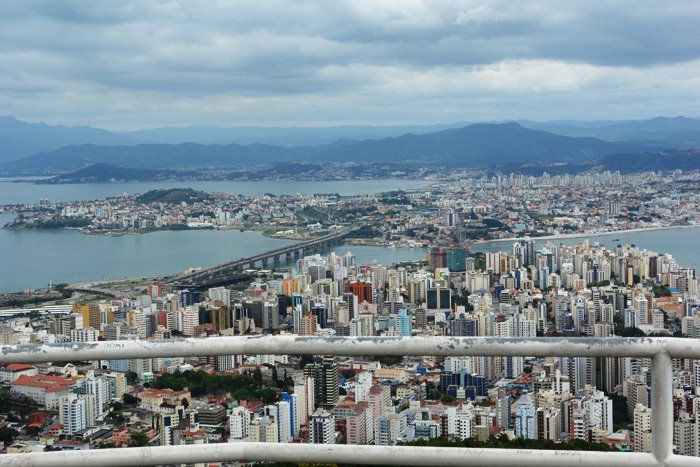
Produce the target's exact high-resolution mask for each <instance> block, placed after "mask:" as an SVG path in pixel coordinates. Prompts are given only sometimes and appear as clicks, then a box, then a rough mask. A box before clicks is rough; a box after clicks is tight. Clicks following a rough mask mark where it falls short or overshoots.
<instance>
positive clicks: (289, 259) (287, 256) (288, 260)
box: [284, 251, 292, 264]
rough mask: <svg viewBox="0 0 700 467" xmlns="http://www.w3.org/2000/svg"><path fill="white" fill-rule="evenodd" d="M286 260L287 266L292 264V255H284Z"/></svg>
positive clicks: (288, 253) (289, 253)
mask: <svg viewBox="0 0 700 467" xmlns="http://www.w3.org/2000/svg"><path fill="white" fill-rule="evenodd" d="M284 260H285V261H286V262H287V264H289V263H291V262H292V253H291V252H289V251H288V252H287V254H286V255H284Z"/></svg>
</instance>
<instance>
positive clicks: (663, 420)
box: [651, 353, 673, 465]
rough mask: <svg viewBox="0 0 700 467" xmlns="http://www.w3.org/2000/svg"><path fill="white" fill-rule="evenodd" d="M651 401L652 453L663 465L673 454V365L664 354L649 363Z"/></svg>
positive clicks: (669, 358)
mask: <svg viewBox="0 0 700 467" xmlns="http://www.w3.org/2000/svg"><path fill="white" fill-rule="evenodd" d="M651 399H652V401H651V427H652V446H653V453H654V455H655V456H656V459H657V460H658V461H659V464H661V465H664V464H665V462H666V460H667V459H668V457H669V456H670V455H672V454H673V450H672V446H673V363H672V362H671V357H669V356H668V355H667V354H666V353H659V354H658V355H656V356H655V357H654V358H653V360H652V362H651Z"/></svg>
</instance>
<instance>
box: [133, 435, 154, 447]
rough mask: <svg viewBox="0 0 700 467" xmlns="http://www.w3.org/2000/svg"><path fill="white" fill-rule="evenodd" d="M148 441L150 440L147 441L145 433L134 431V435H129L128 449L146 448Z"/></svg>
mask: <svg viewBox="0 0 700 467" xmlns="http://www.w3.org/2000/svg"><path fill="white" fill-rule="evenodd" d="M149 441H150V440H149V439H148V436H146V434H145V433H141V432H140V431H135V432H134V433H131V441H129V447H131V448H138V447H142V446H148V443H149Z"/></svg>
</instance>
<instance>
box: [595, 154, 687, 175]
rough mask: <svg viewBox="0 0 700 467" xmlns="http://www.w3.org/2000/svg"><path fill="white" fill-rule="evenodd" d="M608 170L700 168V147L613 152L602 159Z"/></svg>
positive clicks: (625, 171)
mask: <svg viewBox="0 0 700 467" xmlns="http://www.w3.org/2000/svg"><path fill="white" fill-rule="evenodd" d="M601 163H602V165H603V167H605V168H606V169H608V170H619V171H620V172H622V173H629V172H646V171H657V170H700V149H693V150H685V151H664V152H659V153H644V154H611V155H609V156H606V157H604V158H603V159H602V160H601Z"/></svg>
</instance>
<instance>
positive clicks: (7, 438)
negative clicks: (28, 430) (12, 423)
mask: <svg viewBox="0 0 700 467" xmlns="http://www.w3.org/2000/svg"><path fill="white" fill-rule="evenodd" d="M17 435H19V432H18V431H17V430H15V429H14V428H10V427H9V426H4V427H2V428H0V441H2V442H3V443H5V446H7V445H8V444H11V443H12V442H13V441H14V440H15V438H16V437H17Z"/></svg>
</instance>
